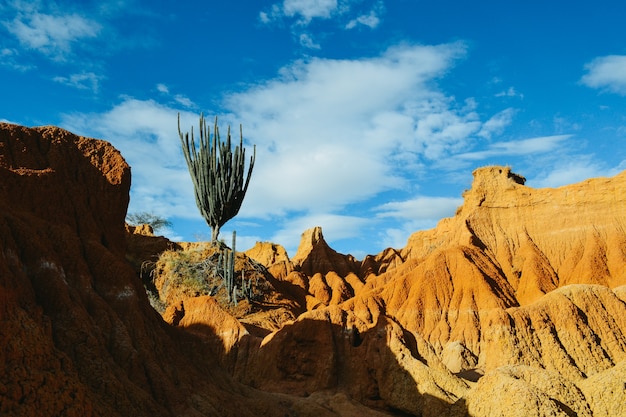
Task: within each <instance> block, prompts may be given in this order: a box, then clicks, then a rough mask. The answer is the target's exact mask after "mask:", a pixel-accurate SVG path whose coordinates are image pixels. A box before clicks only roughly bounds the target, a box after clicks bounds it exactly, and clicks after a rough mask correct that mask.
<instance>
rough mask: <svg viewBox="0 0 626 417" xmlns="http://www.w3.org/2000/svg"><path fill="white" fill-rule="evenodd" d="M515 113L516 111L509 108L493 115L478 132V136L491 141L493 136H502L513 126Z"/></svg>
mask: <svg viewBox="0 0 626 417" xmlns="http://www.w3.org/2000/svg"><path fill="white" fill-rule="evenodd" d="M515 113H516V111H515V109H511V108H508V109H505V110H502V111H501V112H499V113H497V114H495V115H493V116H492V117H491V118H490V119H489V120H487V121H486V122H485V123H484V124H483V126H482V128H481V129H480V131H479V132H478V136H480V137H483V138H486V139H490V138H491V137H492V136H493V135H499V134H501V133H502V132H503V131H504V129H505V128H506V127H507V126H509V125H510V124H511V122H512V121H513V116H514V115H515Z"/></svg>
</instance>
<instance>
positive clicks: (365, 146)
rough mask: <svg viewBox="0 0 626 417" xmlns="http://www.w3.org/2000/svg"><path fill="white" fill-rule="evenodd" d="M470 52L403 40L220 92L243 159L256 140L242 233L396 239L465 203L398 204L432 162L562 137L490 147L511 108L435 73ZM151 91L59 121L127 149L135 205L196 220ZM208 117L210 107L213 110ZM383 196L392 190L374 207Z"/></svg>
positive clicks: (550, 145) (291, 241)
mask: <svg viewBox="0 0 626 417" xmlns="http://www.w3.org/2000/svg"><path fill="white" fill-rule="evenodd" d="M465 54H466V47H465V45H464V44H463V43H451V44H443V45H434V46H424V45H412V44H401V45H396V46H394V47H391V48H389V49H387V50H385V51H382V52H381V53H379V54H378V55H375V56H369V57H363V58H359V59H323V58H309V59H302V60H297V61H294V62H292V63H290V64H289V65H286V66H284V67H283V68H282V69H281V70H280V71H279V73H278V74H277V75H276V76H275V77H273V78H271V79H267V80H264V81H261V82H259V83H257V84H251V85H248V86H245V87H244V88H242V89H241V90H240V91H238V92H229V93H227V94H226V95H224V96H223V98H222V101H221V111H220V113H219V117H220V119H219V120H220V127H221V130H222V132H223V131H225V126H226V125H231V126H238V125H239V124H240V123H241V124H242V125H243V135H244V146H246V148H247V150H248V155H249V152H251V147H252V145H253V144H254V145H256V152H257V157H256V163H255V167H254V171H253V175H252V180H251V183H250V188H249V189H248V193H247V195H246V198H245V200H244V203H243V206H242V209H241V211H240V213H239V215H238V216H237V219H236V220H235V221H234V224H235V225H237V224H240V222H242V221H244V222H247V223H246V227H245V228H246V229H247V230H251V232H250V233H241V234H239V233H238V236H240V237H241V238H242V240H243V241H250V242H251V241H252V240H253V239H254V238H256V236H258V235H261V236H264V238H265V239H268V238H269V237H270V236H271V239H272V240H273V241H275V242H280V243H281V244H283V245H284V246H285V247H286V248H288V250H295V248H296V247H297V244H298V243H299V234H300V233H301V232H302V231H303V230H305V229H307V228H310V227H313V226H321V227H322V228H323V229H324V233H325V236H326V238H327V239H328V240H329V242H335V243H336V242H338V241H339V242H341V240H342V239H348V238H350V237H353V236H359V237H362V236H364V234H368V236H370V239H372V238H373V239H376V240H377V241H379V242H384V243H385V244H387V245H388V246H393V247H398V242H399V241H400V240H404V242H406V238H407V237H408V236H409V235H410V234H411V233H412V232H413V231H415V230H416V229H418V228H425V227H432V226H434V224H435V223H436V221H437V220H438V219H440V218H441V216H442V215H446V214H448V213H453V212H454V209H455V208H456V207H457V206H458V204H459V200H458V199H455V198H444V197H428V196H426V195H423V193H422V195H421V196H418V197H410V198H407V199H406V201H402V198H403V196H404V197H405V198H406V196H407V195H412V193H413V191H414V190H415V189H416V188H417V187H418V185H419V184H420V182H421V181H426V179H425V177H424V173H425V172H428V170H431V169H436V168H437V164H444V163H445V164H447V165H449V166H450V167H449V168H448V169H449V170H458V169H459V166H462V165H463V163H468V161H482V160H485V159H488V158H490V157H494V156H503V155H504V156H507V155H508V156H519V155H531V154H533V155H534V154H541V153H547V152H550V151H552V150H554V149H555V148H556V147H557V146H560V144H561V142H562V141H564V140H566V139H567V138H568V137H569V136H568V135H561V136H546V137H540V138H531V139H526V140H522V141H512V142H499V143H498V142H496V143H491V144H489V143H487V145H486V148H485V147H484V146H485V145H484V144H483V143H482V142H481V140H482V141H483V142H484V139H485V138H489V137H491V136H493V135H496V134H499V133H500V132H502V130H503V129H505V128H506V127H507V125H508V123H510V121H511V119H512V117H513V115H514V113H515V110H513V109H504V110H502V111H500V112H498V113H496V114H494V115H492V116H491V117H487V118H486V120H484V118H483V117H482V116H481V115H480V114H479V112H478V111H477V109H478V107H479V104H478V103H476V101H475V100H474V99H472V98H468V99H466V100H464V101H462V102H458V101H457V100H456V99H455V98H454V97H453V96H451V95H449V94H447V93H446V92H445V91H442V90H441V88H440V87H439V86H438V80H439V79H441V78H442V77H444V76H445V75H446V74H447V73H448V72H449V71H450V70H451V68H452V67H453V65H454V64H455V62H457V61H458V60H460V59H462V58H463V57H464V56H465ZM156 91H157V92H159V93H160V94H159V98H160V99H161V100H162V102H160V101H156V100H154V99H151V100H141V99H136V98H132V97H124V98H122V99H121V101H120V102H119V103H118V104H116V105H115V106H113V107H112V108H111V109H109V110H107V111H106V112H104V113H88V114H82V113H75V114H66V115H65V116H64V118H63V124H62V126H63V127H66V128H68V129H70V130H72V131H74V132H76V133H79V134H83V135H87V136H93V137H101V138H104V139H106V140H109V141H110V142H112V143H113V145H114V146H116V147H117V148H118V149H120V150H121V152H122V155H123V156H124V157H125V158H126V159H127V161H128V162H129V164H130V165H131V166H132V169H133V188H132V190H131V208H130V211H152V212H154V213H155V214H158V215H161V216H164V217H166V218H170V219H171V218H182V219H187V220H189V221H198V222H199V223H200V222H201V223H204V221H203V220H202V219H201V217H200V215H199V214H198V210H197V208H196V206H195V198H194V196H193V188H192V185H191V180H190V178H189V174H188V171H187V167H186V165H185V162H184V158H183V157H182V152H181V150H180V142H179V138H178V132H177V127H176V126H177V120H176V115H177V113H178V112H179V111H180V107H181V103H180V101H179V100H176V97H177V96H176V95H175V94H174V95H172V93H171V89H170V88H169V87H168V86H167V85H165V84H158V85H157V86H156ZM172 98H174V99H172ZM164 103H166V104H164ZM213 116H214V114H207V118H208V119H209V120H211V119H212V118H213ZM197 117H198V116H197V113H191V112H189V111H181V128H182V130H183V131H189V130H190V126H197V123H198V118H197ZM237 130H238V129H234V132H235V133H236V132H237ZM237 136H238V135H237V134H235V138H234V139H237ZM385 192H389V193H393V194H394V195H396V196H400V197H399V198H398V199H397V201H396V202H390V203H387V204H382V205H381V204H380V200H379V199H380V198H381V195H382V193H385ZM354 207H358V213H359V214H358V215H354V214H353V213H354V212H353V211H352V209H353V208H354ZM349 212H350V213H352V214H353V215H346V213H349ZM251 222H254V223H255V224H257V225H258V226H254V225H253V224H251ZM228 227H232V226H229V225H228V224H227V226H226V228H225V231H224V232H225V233H226V232H227V230H228ZM255 227H258V229H256V230H255ZM261 228H265V229H264V231H263V232H260V230H261ZM268 230H269V231H268ZM366 231H367V232H366ZM334 247H335V246H334ZM348 250H351V249H350V248H348ZM355 255H358V254H355Z"/></svg>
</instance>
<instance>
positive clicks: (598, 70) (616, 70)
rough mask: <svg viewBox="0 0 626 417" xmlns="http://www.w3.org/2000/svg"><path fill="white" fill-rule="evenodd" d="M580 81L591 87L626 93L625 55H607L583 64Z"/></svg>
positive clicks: (621, 93)
mask: <svg viewBox="0 0 626 417" xmlns="http://www.w3.org/2000/svg"><path fill="white" fill-rule="evenodd" d="M585 69H586V70H587V74H585V75H584V76H583V77H582V78H581V80H580V81H581V82H582V83H583V84H584V85H586V86H588V87H591V88H599V89H601V90H605V91H609V92H612V93H617V94H620V95H626V55H608V56H603V57H599V58H596V59H594V60H593V61H591V62H590V63H588V64H586V65H585Z"/></svg>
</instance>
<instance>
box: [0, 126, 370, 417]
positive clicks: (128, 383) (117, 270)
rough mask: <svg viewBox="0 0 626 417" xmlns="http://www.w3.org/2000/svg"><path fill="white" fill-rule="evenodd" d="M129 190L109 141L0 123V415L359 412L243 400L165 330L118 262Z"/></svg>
mask: <svg viewBox="0 0 626 417" xmlns="http://www.w3.org/2000/svg"><path fill="white" fill-rule="evenodd" d="M129 187H130V168H129V166H128V165H127V164H126V162H125V161H124V159H123V158H122V156H121V155H120V154H119V152H118V151H117V150H115V149H114V148H113V147H112V146H111V145H110V144H109V143H107V142H104V141H100V140H95V139H89V138H84V137H79V136H76V135H73V134H71V133H70V132H67V131H65V130H62V129H59V128H55V127H40V128H32V129H31V128H25V127H21V126H16V125H10V124H6V123H0V415H2V416H51V417H52V416H81V417H83V416H107V417H109V416H129V415H132V416H151V417H154V416H228V415H232V416H242V415H248V416H258V415H281V416H282V415H316V416H317V415H335V413H334V412H333V411H332V410H333V407H334V408H336V409H342V408H349V409H356V410H359V409H360V408H362V407H361V406H359V405H358V404H353V403H352V402H351V401H350V400H349V399H347V398H341V397H340V398H335V399H334V400H333V401H334V402H333V404H334V405H332V406H330V407H329V406H327V405H324V406H322V405H318V404H317V402H315V401H313V400H308V399H301V398H294V397H290V396H284V395H283V396H276V395H268V394H265V393H262V392H260V391H256V390H253V389H250V388H247V387H245V386H243V385H241V384H239V383H237V382H235V381H233V379H232V378H231V377H230V376H229V375H228V374H226V373H225V372H224V371H223V370H222V368H221V367H220V365H219V364H218V363H217V361H216V360H215V359H214V355H212V354H211V353H210V352H209V351H207V350H206V346H205V345H204V344H203V342H202V341H201V340H199V339H198V338H197V337H196V336H194V335H192V334H190V333H188V332H183V331H181V330H179V329H177V328H173V327H172V326H170V325H168V324H166V323H165V322H164V321H163V320H162V319H161V317H160V316H159V315H158V314H157V313H156V312H155V311H154V310H153V309H152V308H151V307H150V304H149V303H148V300H147V297H146V293H145V290H144V288H143V286H142V283H141V280H140V279H139V277H138V276H137V274H136V273H135V271H134V270H133V268H132V266H131V265H130V264H129V263H128V262H127V261H126V260H125V259H124V257H125V253H126V244H125V229H124V217H125V214H126V209H127V204H128V196H129V194H128V192H129ZM332 399H333V397H328V398H324V399H320V402H322V400H324V401H326V400H328V401H330V400H332ZM367 411H368V410H365V412H366V413H367ZM372 415H374V414H372Z"/></svg>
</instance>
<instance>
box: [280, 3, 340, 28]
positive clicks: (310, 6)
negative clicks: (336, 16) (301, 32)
mask: <svg viewBox="0 0 626 417" xmlns="http://www.w3.org/2000/svg"><path fill="white" fill-rule="evenodd" d="M277 7H278V10H279V11H280V13H282V14H283V15H284V16H287V17H297V18H298V19H299V21H300V23H302V24H308V23H309V22H310V21H311V20H312V19H314V18H320V19H328V18H329V17H330V16H331V15H332V14H333V12H334V11H336V10H337V0H283V3H282V5H280V6H278V5H277Z"/></svg>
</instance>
